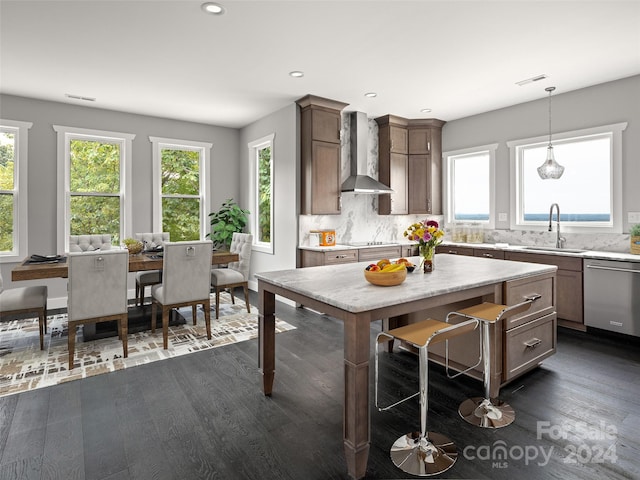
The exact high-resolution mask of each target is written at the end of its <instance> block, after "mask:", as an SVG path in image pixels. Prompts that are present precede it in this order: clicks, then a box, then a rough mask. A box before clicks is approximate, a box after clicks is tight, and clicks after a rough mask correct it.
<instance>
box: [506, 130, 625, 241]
mask: <svg viewBox="0 0 640 480" xmlns="http://www.w3.org/2000/svg"><path fill="white" fill-rule="evenodd" d="M625 128H626V124H617V125H608V126H603V127H597V128H591V129H586V130H580V131H575V132H568V133H563V134H558V135H554V137H553V149H554V153H555V157H556V160H557V161H558V163H560V164H561V165H563V166H564V167H565V170H564V174H563V175H562V177H560V178H559V179H557V180H542V179H541V178H540V177H539V176H538V173H537V171H536V169H537V167H539V166H540V165H541V164H542V163H543V162H544V160H545V159H546V150H547V144H548V140H547V139H543V138H542V137H539V138H535V139H526V140H519V141H514V142H508V143H507V145H508V146H509V148H510V150H511V158H512V163H513V164H514V168H512V175H513V178H512V199H513V200H512V203H515V205H513V206H512V220H511V223H512V228H514V229H533V230H536V229H546V228H547V227H548V224H549V210H550V207H551V205H552V204H553V203H557V204H558V205H559V206H560V220H561V222H562V223H563V230H565V231H567V232H571V233H580V232H590V231H591V232H592V231H594V230H598V231H601V232H611V233H621V232H622V216H621V205H622V199H621V185H622V183H621V180H622V177H621V171H620V169H621V165H622V152H621V147H622V131H623V130H624V129H625ZM554 219H555V213H554Z"/></svg>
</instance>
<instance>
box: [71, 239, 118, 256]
mask: <svg viewBox="0 0 640 480" xmlns="http://www.w3.org/2000/svg"><path fill="white" fill-rule="evenodd" d="M95 250H100V251H104V250H111V235H69V252H93V251H95Z"/></svg>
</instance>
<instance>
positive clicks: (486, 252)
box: [473, 248, 504, 260]
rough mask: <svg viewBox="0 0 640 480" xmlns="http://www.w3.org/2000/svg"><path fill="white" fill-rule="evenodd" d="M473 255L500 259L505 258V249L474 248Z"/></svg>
mask: <svg viewBox="0 0 640 480" xmlns="http://www.w3.org/2000/svg"><path fill="white" fill-rule="evenodd" d="M473 255H474V256H476V257H484V258H497V259H498V260H504V251H503V250H494V249H492V248H474V249H473Z"/></svg>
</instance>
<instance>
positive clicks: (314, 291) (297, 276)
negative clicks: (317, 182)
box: [255, 255, 557, 313]
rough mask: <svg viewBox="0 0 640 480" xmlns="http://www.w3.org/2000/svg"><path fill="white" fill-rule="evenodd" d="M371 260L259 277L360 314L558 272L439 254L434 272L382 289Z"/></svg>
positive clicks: (410, 275) (411, 275) (418, 272)
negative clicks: (371, 276)
mask: <svg viewBox="0 0 640 480" xmlns="http://www.w3.org/2000/svg"><path fill="white" fill-rule="evenodd" d="M410 260H411V261H412V262H413V263H415V264H419V263H420V257H410ZM368 263H369V262H359V263H348V264H342V265H327V266H323V267H308V268H297V269H292V270H281V271H274V272H262V273H256V274H255V276H256V278H257V279H258V280H262V281H265V282H267V283H269V284H272V285H276V286H279V287H283V288H286V289H288V290H291V291H293V292H296V293H299V294H302V295H306V296H308V297H311V298H313V299H315V300H318V301H321V302H324V303H326V304H329V305H332V306H334V307H337V308H340V309H342V310H346V311H348V312H352V313H358V312H363V311H367V310H373V309H377V308H383V307H387V306H393V305H397V304H401V303H403V302H407V301H413V300H420V299H424V298H430V297H436V296H439V295H444V294H447V293H452V292H459V291H463V290H468V289H471V288H475V287H482V286H486V285H491V284H494V283H498V282H504V281H507V280H515V279H518V278H524V277H528V276H531V275H538V274H543V273H550V272H555V271H556V270H557V267H555V266H553V265H543V264H533V263H526V262H512V261H508V260H493V259H487V258H480V257H471V256H459V255H436V269H435V270H434V272H433V273H428V274H425V273H422V271H421V270H420V269H419V268H416V270H415V271H414V272H413V273H407V279H406V280H405V281H404V282H403V283H401V284H400V285H397V286H393V287H379V286H375V285H372V284H370V283H369V282H367V281H366V280H365V278H364V269H365V267H366V266H367V265H368Z"/></svg>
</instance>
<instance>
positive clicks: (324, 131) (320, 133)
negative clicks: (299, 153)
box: [311, 108, 342, 143]
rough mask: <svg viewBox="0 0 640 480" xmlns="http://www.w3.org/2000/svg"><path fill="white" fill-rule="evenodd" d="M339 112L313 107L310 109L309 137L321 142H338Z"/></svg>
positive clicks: (340, 124) (340, 125)
mask: <svg viewBox="0 0 640 480" xmlns="http://www.w3.org/2000/svg"><path fill="white" fill-rule="evenodd" d="M341 122H342V120H341V117H340V112H330V111H327V110H321V109H317V108H314V109H313V110H312V111H311V138H312V139H313V140H319V141H321V142H329V143H340V129H341V127H342V123H341Z"/></svg>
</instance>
